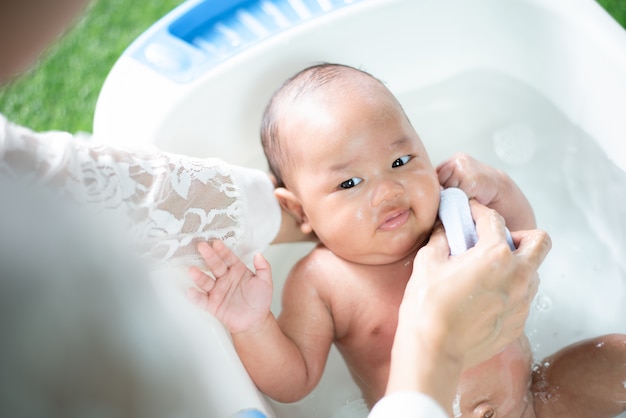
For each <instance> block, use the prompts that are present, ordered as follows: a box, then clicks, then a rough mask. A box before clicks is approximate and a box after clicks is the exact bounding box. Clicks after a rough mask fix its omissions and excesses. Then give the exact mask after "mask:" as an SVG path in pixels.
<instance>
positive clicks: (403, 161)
mask: <svg viewBox="0 0 626 418" xmlns="http://www.w3.org/2000/svg"><path fill="white" fill-rule="evenodd" d="M409 160H411V156H410V155H405V156H404V157H400V158H398V159H397V160H395V161H394V162H393V164H391V167H392V168H396V167H400V166H401V165H404V164H406V163H408V162H409Z"/></svg>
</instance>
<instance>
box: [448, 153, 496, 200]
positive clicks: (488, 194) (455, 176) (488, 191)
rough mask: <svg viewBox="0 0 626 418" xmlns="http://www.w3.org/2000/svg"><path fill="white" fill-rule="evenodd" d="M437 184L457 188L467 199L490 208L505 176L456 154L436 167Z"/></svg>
mask: <svg viewBox="0 0 626 418" xmlns="http://www.w3.org/2000/svg"><path fill="white" fill-rule="evenodd" d="M437 175H438V177H439V183H440V184H441V185H442V186H443V187H444V188H448V187H458V188H459V189H461V190H463V191H464V192H465V194H467V197H469V198H470V199H476V200H477V201H478V202H479V203H481V204H483V205H485V206H490V204H492V203H493V202H494V201H496V200H497V199H498V192H499V190H500V187H501V184H502V180H503V178H505V177H506V174H504V172H502V171H501V170H497V169H495V168H494V167H491V166H488V165H487V164H483V163H481V162H479V161H478V160H476V159H475V158H473V157H471V156H469V155H467V154H464V153H458V154H455V155H453V156H452V157H451V158H450V159H448V160H447V161H444V162H443V163H441V164H440V165H439V166H438V167H437Z"/></svg>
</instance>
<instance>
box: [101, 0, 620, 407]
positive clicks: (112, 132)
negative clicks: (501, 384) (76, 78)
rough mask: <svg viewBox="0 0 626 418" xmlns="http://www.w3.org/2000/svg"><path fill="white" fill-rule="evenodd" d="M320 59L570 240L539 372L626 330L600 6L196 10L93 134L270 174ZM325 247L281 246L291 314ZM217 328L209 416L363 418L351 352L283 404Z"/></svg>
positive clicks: (333, 3) (550, 2) (495, 3)
mask: <svg viewBox="0 0 626 418" xmlns="http://www.w3.org/2000/svg"><path fill="white" fill-rule="evenodd" d="M231 8H235V9H236V10H237V13H235V14H233V12H232V10H230V9H231ZM277 10H278V12H276V11H277ZM262 13H265V15H263V16H261V15H260V14H262ZM209 15H211V16H209ZM266 15H267V16H270V17H269V18H268V17H267V16H266ZM250 16H252V18H253V19H252V20H250ZM281 16H282V17H281ZM264 19H265V20H264ZM267 19H274V20H273V22H270V21H268V20H267ZM240 22H243V23H240ZM255 22H256V23H255ZM258 24H261V26H258ZM242 25H243V26H242ZM246 25H248V26H246ZM263 25H266V26H263ZM244 26H245V27H244ZM264 27H265V29H264ZM238 34H239V35H238ZM320 61H329V62H341V63H346V64H350V65H354V66H357V67H361V68H363V69H365V70H367V71H369V72H371V73H372V74H374V75H375V76H377V77H378V78H380V79H382V80H383V81H385V82H386V83H387V84H388V86H389V87H390V89H391V90H392V91H393V92H394V93H395V94H396V95H397V96H398V97H399V99H400V101H401V102H402V103H403V105H404V106H405V110H406V111H407V114H408V115H409V117H410V118H411V120H412V122H413V124H414V125H415V127H416V130H417V131H418V133H420V135H421V137H422V139H423V141H424V143H425V144H426V147H427V149H428V150H429V152H430V155H431V159H432V160H433V162H434V163H438V162H440V161H442V160H443V159H444V158H446V157H447V156H450V155H451V154H452V153H454V152H456V151H465V152H469V153H471V154H474V155H475V156H477V157H478V158H479V159H481V160H483V161H486V162H488V163H491V164H493V165H495V166H498V167H501V168H503V169H504V170H506V171H507V172H509V173H510V174H511V175H512V176H513V177H514V178H515V179H516V181H518V183H519V184H520V185H521V186H522V188H523V189H524V191H525V192H526V193H527V195H528V196H529V198H530V200H531V202H532V204H533V206H534V207H535V210H536V214H537V218H538V222H539V225H540V227H542V228H544V229H546V230H548V231H549V232H550V233H551V235H552V237H553V241H554V247H553V251H552V253H551V255H550V256H549V258H548V259H547V260H546V262H545V264H544V266H542V269H541V277H542V286H541V288H540V292H539V295H538V297H537V299H536V301H535V308H534V309H533V310H532V312H531V317H530V318H529V321H528V326H527V331H528V334H529V336H530V338H531V343H532V345H533V349H534V351H535V355H536V357H537V358H538V359H539V358H541V357H542V356H544V355H546V354H548V353H550V352H552V351H554V350H555V349H557V348H559V347H561V346H563V345H565V344H567V343H570V342H573V341H576V340H579V339H581V338H584V337H588V336H593V335H597V334H602V333H608V332H626V261H625V260H626V257H625V256H626V220H625V219H626V174H625V171H624V170H626V116H625V114H626V32H625V31H624V30H623V29H622V28H621V27H620V26H619V25H618V24H617V23H616V22H615V21H614V20H612V18H611V17H610V16H609V15H608V14H606V12H604V10H603V9H602V8H601V7H600V6H598V5H597V4H596V3H595V2H594V1H593V0H507V1H502V0H446V1H441V0H437V1H436V0H361V1H356V0H355V1H352V2H350V1H347V0H346V1H345V2H344V1H339V0H326V1H324V0H318V1H313V0H276V1H270V0H264V1H236V0H235V1H232V0H231V1H221V2H217V1H215V0H214V1H212V2H211V4H210V5H209V2H208V0H207V2H204V1H196V0H192V1H189V2H186V3H184V4H183V5H181V6H180V7H179V8H178V9H176V10H174V11H173V12H172V13H171V14H169V15H168V16H166V17H164V18H163V19H162V20H161V21H159V22H157V23H156V24H155V25H154V26H153V27H152V28H151V29H150V30H148V31H147V32H146V33H144V34H143V35H142V36H141V37H140V38H139V39H137V40H136V41H135V43H133V44H132V45H131V46H130V47H129V49H128V50H127V51H126V52H125V53H124V55H122V57H120V59H119V60H118V62H117V63H116V65H115V67H114V68H113V69H112V71H111V73H110V75H109V77H108V78H107V80H106V82H105V84H104V86H103V89H102V92H101V95H100V98H99V100H98V105H97V108H96V115H95V122H94V132H95V134H96V135H98V136H101V137H103V138H106V140H108V141H109V142H111V143H116V144H123V145H141V144H155V145H156V146H158V147H160V148H161V149H164V150H168V151H172V152H178V153H187V154H191V155H196V156H200V157H203V156H206V157H209V156H210V157H221V158H223V159H225V160H226V161H229V162H232V163H238V164H244V165H248V166H252V167H257V168H265V162H264V158H263V154H262V150H261V147H260V145H259V139H258V127H259V123H260V117H261V112H262V110H263V107H264V105H265V103H266V101H267V100H268V98H269V96H270V95H271V93H272V92H273V91H274V90H275V89H276V88H277V87H278V86H279V85H280V84H281V83H282V81H283V80H284V79H286V78H287V77H289V76H290V75H292V74H293V73H294V72H296V71H297V70H299V69H301V68H303V67H304V66H307V65H309V64H312V63H317V62H320ZM308 248H309V247H308V246H307V245H296V246H278V247H275V248H271V249H270V250H269V251H268V258H269V259H270V262H271V263H272V265H273V267H274V272H275V276H276V277H275V282H276V298H275V300H276V303H275V304H274V305H273V310H274V311H275V312H278V311H279V309H280V307H279V305H278V300H279V294H280V291H281V287H282V286H281V284H282V281H283V280H284V277H285V275H286V273H287V271H288V270H289V268H290V267H291V265H293V263H294V262H295V260H296V259H297V258H298V257H300V256H301V255H302V254H304V252H306V251H307V250H308ZM180 274H181V275H183V274H184V273H182V272H181V273H180ZM215 329H216V332H215V341H216V343H215V347H216V352H215V353H213V354H211V355H214V356H215V358H218V359H222V360H221V361H219V363H220V367H221V370H222V371H221V372H220V373H219V374H215V376H216V379H215V387H214V388H211V389H208V390H210V391H211V394H212V395H214V396H212V397H213V398H214V399H224V401H223V402H220V403H218V404H216V406H215V410H214V411H211V412H210V413H209V415H208V416H211V417H218V418H219V417H228V416H230V415H231V414H234V413H235V412H236V411H239V410H242V409H245V408H250V407H252V408H258V409H259V410H261V411H263V412H264V413H265V414H267V415H268V416H274V415H275V416H278V417H285V418H287V417H288V418H297V417H313V416H315V417H333V416H342V415H343V416H347V415H346V414H347V413H348V412H349V410H350V409H351V408H352V407H353V406H354V405H355V403H354V402H355V401H356V400H357V399H358V397H359V395H358V390H357V388H356V386H355V385H354V384H353V383H352V382H351V380H350V377H349V375H348V373H347V371H346V368H345V366H344V364H343V362H342V361H341V359H340V357H339V355H338V354H337V352H336V351H333V352H332V356H331V359H330V361H329V364H328V366H327V371H326V373H325V376H324V379H323V381H322V383H321V384H320V386H319V387H318V389H316V390H315V392H314V393H313V394H311V395H310V396H309V397H307V398H306V399H305V400H303V401H301V402H299V403H297V404H294V405H281V404H277V403H275V402H271V401H270V402H269V403H268V402H266V400H265V399H264V398H263V397H262V396H261V395H260V394H259V393H258V391H257V390H256V389H255V388H254V385H253V384H252V383H251V381H250V379H249V377H248V376H247V375H246V373H245V371H244V369H243V368H242V366H241V364H240V363H239V361H238V358H237V357H236V354H235V352H234V350H233V348H232V345H231V344H230V340H229V337H228V335H227V333H225V332H224V331H223V330H222V329H221V327H220V326H219V324H217V323H216V325H215ZM222 394H223V396H222Z"/></svg>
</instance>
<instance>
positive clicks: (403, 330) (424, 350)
mask: <svg viewBox="0 0 626 418" xmlns="http://www.w3.org/2000/svg"><path fill="white" fill-rule="evenodd" d="M471 207H472V214H473V216H474V219H475V220H476V226H477V232H478V237H479V239H478V243H477V244H476V246H475V247H473V248H471V249H470V250H468V251H467V252H465V253H463V254H461V255H459V256H455V257H452V256H450V255H449V248H448V244H447V241H446V237H445V233H444V231H443V228H442V227H441V225H439V226H437V227H436V228H435V231H434V233H433V234H432V236H431V239H430V241H429V243H428V244H427V245H426V246H424V247H423V248H422V249H421V250H420V251H419V252H418V253H417V256H416V258H415V262H414V268H413V274H412V276H411V278H410V280H409V282H408V284H407V287H406V290H405V293H404V298H403V300H402V303H401V305H400V311H399V319H398V328H397V331H396V336H395V339H394V345H393V350H392V360H391V369H390V377H389V383H388V387H387V392H388V393H389V392H394V391H401V390H414V391H419V392H423V393H426V394H428V395H430V396H432V397H433V398H434V399H435V400H437V401H438V402H439V403H440V404H441V405H443V406H444V407H446V408H448V407H449V405H451V404H452V401H453V399H454V395H455V391H456V383H457V382H458V378H459V376H460V374H461V372H462V370H463V369H465V368H467V367H470V366H472V365H475V364H478V363H480V362H482V361H484V360H486V359H488V358H490V357H491V356H493V355H494V354H496V353H497V352H498V351H500V350H501V349H502V348H503V347H505V346H506V345H507V344H509V343H511V342H512V341H514V340H515V339H516V338H518V337H519V336H520V335H521V334H522V333H523V332H524V325H525V321H526V318H527V316H528V312H529V306H530V302H531V301H532V299H533V297H534V296H535V294H536V292H537V287H538V284H539V279H538V276H537V269H538V267H539V265H540V264H541V263H542V261H543V260H544V258H545V256H546V255H547V253H548V251H549V250H550V247H551V241H550V238H549V236H548V235H547V234H546V233H545V232H544V231H540V230H532V231H524V232H517V233H513V240H514V242H515V244H516V245H517V250H516V251H514V252H511V250H510V249H509V247H508V245H507V243H506V238H505V230H504V220H503V219H502V217H501V216H500V215H498V214H497V213H496V212H495V211H494V210H491V209H488V208H486V207H485V206H483V205H481V204H479V203H477V202H476V201H472V202H471Z"/></svg>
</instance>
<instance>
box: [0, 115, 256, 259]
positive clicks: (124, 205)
mask: <svg viewBox="0 0 626 418" xmlns="http://www.w3.org/2000/svg"><path fill="white" fill-rule="evenodd" d="M230 170H231V168H230V166H229V165H227V164H225V163H223V162H222V161H220V160H216V159H197V158H191V157H184V156H179V155H174V154H167V153H162V152H157V151H136V150H133V151H132V152H131V151H128V150H123V149H119V148H112V147H109V146H107V145H102V144H95V143H93V142H92V141H90V140H85V139H84V138H83V139H76V138H73V137H72V136H71V135H69V134H67V133H62V132H48V133H41V134H37V133H33V132H32V131H30V130H28V129H25V128H22V127H19V126H16V125H12V124H10V123H8V122H7V121H6V119H4V117H2V115H0V175H2V176H5V177H9V178H11V179H15V180H18V179H19V181H29V182H36V183H43V184H46V185H51V186H53V187H54V188H55V190H58V192H59V193H60V194H61V195H62V196H63V197H67V198H70V199H72V200H74V201H76V202H78V203H85V204H87V205H86V206H88V207H89V208H90V209H92V210H94V211H101V210H107V211H114V212H117V213H118V214H120V215H122V216H123V217H124V219H126V220H127V222H128V229H129V231H130V232H131V235H132V237H133V239H136V241H137V242H138V243H141V249H142V253H143V254H144V255H146V256H149V257H150V258H152V259H153V261H156V262H158V263H163V264H170V265H171V264H182V263H185V264H191V263H193V264H199V263H200V261H201V260H200V257H199V255H198V253H197V251H196V243H197V242H198V241H200V240H212V239H221V240H223V241H224V242H225V243H226V244H227V245H228V246H230V247H231V248H233V249H236V248H237V247H238V246H239V245H240V244H242V240H243V239H244V232H245V231H244V230H243V229H244V225H242V218H243V214H242V210H243V203H242V201H243V200H242V197H241V195H240V194H241V193H240V191H239V189H238V188H237V186H236V184H235V183H234V181H233V179H232V177H231V176H230Z"/></svg>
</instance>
